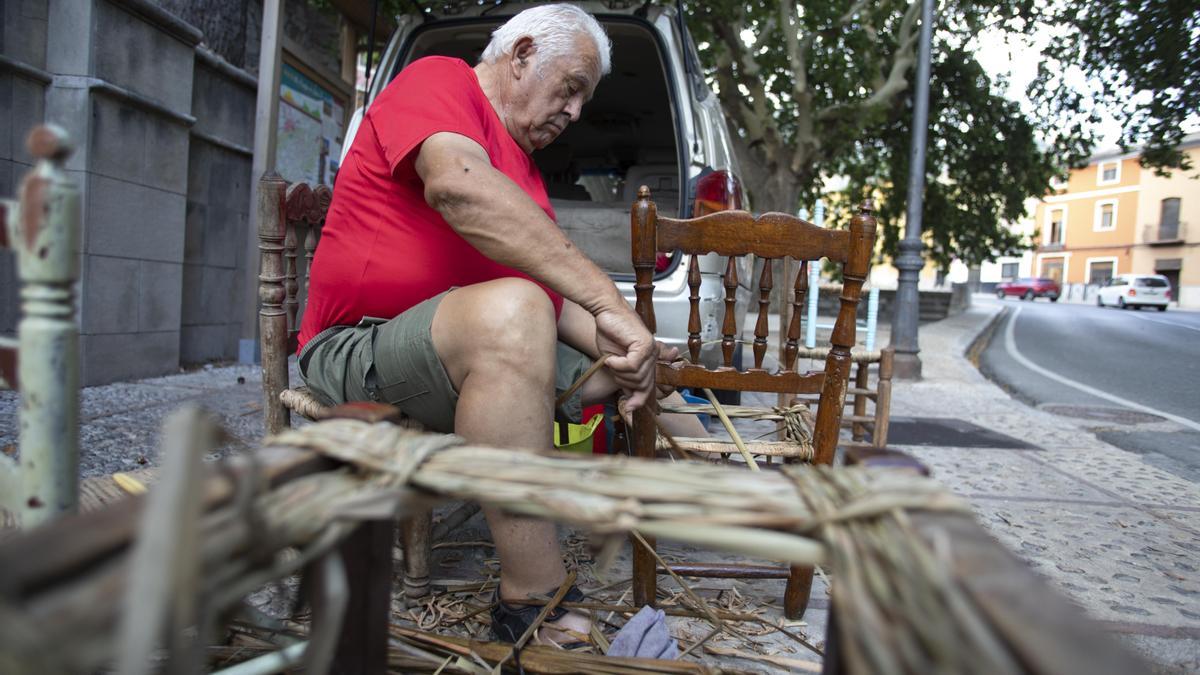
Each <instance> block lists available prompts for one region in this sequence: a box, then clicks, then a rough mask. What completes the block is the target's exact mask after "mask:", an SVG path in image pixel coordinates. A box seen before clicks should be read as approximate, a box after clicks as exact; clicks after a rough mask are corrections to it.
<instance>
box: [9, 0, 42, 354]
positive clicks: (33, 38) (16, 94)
mask: <svg viewBox="0 0 1200 675" xmlns="http://www.w3.org/2000/svg"><path fill="white" fill-rule="evenodd" d="M48 4H49V0H11V1H10V0H6V1H5V2H3V3H0V195H3V196H6V197H12V196H15V194H16V190H17V185H18V183H19V182H20V180H21V176H23V175H24V174H25V172H27V171H28V170H29V169H30V168H32V161H33V160H32V159H31V158H30V157H29V153H28V152H26V150H25V134H26V133H27V131H28V130H29V129H31V128H33V127H34V126H36V125H38V124H41V123H42V121H43V120H44V119H45V115H46V111H45V92H46V86H47V85H48V84H49V83H50V75H49V73H47V72H46V22H47V12H48ZM18 315H19V304H18V298H17V270H16V261H15V260H14V259H13V254H12V252H11V251H0V333H3V334H12V333H13V332H15V331H16V329H17V317H18Z"/></svg>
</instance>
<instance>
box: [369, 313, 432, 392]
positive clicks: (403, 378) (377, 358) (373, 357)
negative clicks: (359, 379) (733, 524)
mask: <svg viewBox="0 0 1200 675" xmlns="http://www.w3.org/2000/svg"><path fill="white" fill-rule="evenodd" d="M380 335H381V332H380V327H379V326H378V325H372V326H371V342H370V350H369V354H368V358H369V360H370V362H369V364H368V366H367V369H366V371H365V372H364V374H363V389H365V390H366V392H367V396H369V397H370V399H371V400H372V401H379V402H381V403H391V404H393V405H395V404H399V403H402V402H403V401H406V400H408V399H410V398H413V397H414V396H420V395H422V394H426V393H428V392H429V389H428V388H427V387H425V386H423V383H422V382H421V381H420V379H419V378H414V377H413V374H412V372H411V370H412V369H411V367H409V364H408V362H407V358H406V356H407V354H406V353H405V352H404V351H401V350H397V349H395V348H394V346H392V345H379V344H378V340H380ZM380 347H383V349H382V350H380Z"/></svg>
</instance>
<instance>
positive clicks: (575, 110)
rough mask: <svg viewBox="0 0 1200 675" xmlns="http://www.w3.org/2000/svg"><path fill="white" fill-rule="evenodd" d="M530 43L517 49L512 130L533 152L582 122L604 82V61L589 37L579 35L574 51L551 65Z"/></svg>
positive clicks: (519, 45)
mask: <svg viewBox="0 0 1200 675" xmlns="http://www.w3.org/2000/svg"><path fill="white" fill-rule="evenodd" d="M526 41H527V38H522V39H521V40H519V41H518V43H517V45H516V49H514V50H513V68H514V69H516V70H517V72H519V77H518V78H517V79H516V81H515V82H514V88H515V91H514V92H513V93H514V95H513V97H512V99H511V101H512V105H511V107H510V108H509V115H508V117H509V119H508V124H507V126H508V130H509V133H511V134H512V136H513V138H514V139H516V141H517V143H518V144H519V145H520V146H521V147H522V148H523V149H524V150H525V152H533V151H534V150H540V149H542V148H544V147H546V146H547V145H550V143H551V142H553V141H554V139H556V138H558V135H559V134H561V133H562V132H563V130H565V129H566V128H567V125H568V124H570V123H571V122H574V121H576V120H578V119H579V114H580V112H581V111H582V110H583V104H584V103H586V102H587V101H589V100H590V99H591V98H592V94H593V92H595V90H596V84H597V83H599V82H600V58H599V55H598V54H597V53H596V44H595V42H594V41H593V40H592V39H591V38H590V37H588V36H586V35H579V36H578V37H577V42H576V44H577V48H576V49H575V50H574V51H572V52H571V53H569V54H566V55H564V56H559V57H557V58H553V59H550V60H548V61H547V60H545V59H543V58H542V55H541V54H539V53H538V52H537V48H536V46H535V45H532V43H529V44H524V43H525V42H526Z"/></svg>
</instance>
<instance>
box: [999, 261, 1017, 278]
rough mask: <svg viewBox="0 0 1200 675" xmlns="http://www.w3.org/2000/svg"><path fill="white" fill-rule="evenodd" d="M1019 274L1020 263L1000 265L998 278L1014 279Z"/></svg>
mask: <svg viewBox="0 0 1200 675" xmlns="http://www.w3.org/2000/svg"><path fill="white" fill-rule="evenodd" d="M1020 273H1021V263H1015V262H1012V263H1001V265H1000V278H1001V279H1016V278H1017V275H1018V274H1020Z"/></svg>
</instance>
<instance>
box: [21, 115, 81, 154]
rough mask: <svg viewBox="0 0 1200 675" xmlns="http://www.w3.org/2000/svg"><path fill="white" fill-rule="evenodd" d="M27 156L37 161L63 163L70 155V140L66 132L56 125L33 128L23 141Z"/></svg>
mask: <svg viewBox="0 0 1200 675" xmlns="http://www.w3.org/2000/svg"><path fill="white" fill-rule="evenodd" d="M25 147H26V148H27V149H28V150H29V154H31V155H33V156H34V157H36V158H37V159H48V160H51V161H59V162H61V161H63V160H65V159H66V158H67V157H68V156H70V154H71V145H70V138H69V137H68V136H67V132H66V130H64V129H63V128H62V127H60V126H58V125H56V124H42V125H39V126H36V127H34V128H33V131H30V132H29V136H28V137H27V138H26V139H25Z"/></svg>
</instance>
